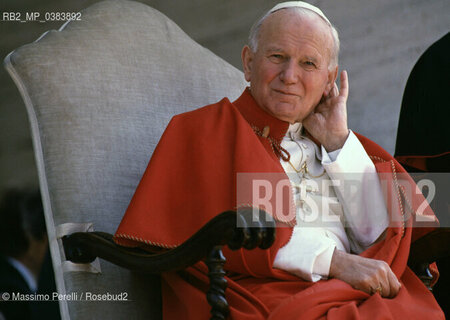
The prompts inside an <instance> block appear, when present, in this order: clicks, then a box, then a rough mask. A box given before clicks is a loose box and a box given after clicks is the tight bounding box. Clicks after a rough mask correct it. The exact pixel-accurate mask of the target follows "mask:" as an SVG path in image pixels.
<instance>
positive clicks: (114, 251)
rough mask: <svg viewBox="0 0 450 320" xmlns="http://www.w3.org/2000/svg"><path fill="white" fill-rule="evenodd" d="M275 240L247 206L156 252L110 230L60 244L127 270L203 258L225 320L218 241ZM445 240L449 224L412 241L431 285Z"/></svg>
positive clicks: (416, 265)
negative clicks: (126, 242)
mask: <svg viewBox="0 0 450 320" xmlns="http://www.w3.org/2000/svg"><path fill="white" fill-rule="evenodd" d="M274 239H275V222H274V221H272V220H271V217H270V216H268V215H267V214H266V213H265V212H264V211H262V210H261V211H257V210H252V209H250V208H248V209H244V210H240V211H239V212H235V211H227V212H223V213H221V214H219V215H218V216H216V217H215V218H213V219H212V220H211V221H209V222H208V223H207V224H206V225H205V226H203V227H202V228H201V229H200V230H199V231H198V232H197V233H196V234H194V235H193V236H192V237H191V238H189V239H188V240H187V241H186V242H184V243H183V244H182V245H180V246H179V247H177V248H174V249H171V250H166V251H164V252H160V253H149V252H148V251H145V250H143V249H139V248H126V247H122V246H119V245H117V244H115V243H114V241H113V240H112V235H110V234H108V233H104V232H77V233H73V234H71V235H68V236H65V237H63V245H64V251H65V254H66V258H67V260H70V261H72V262H75V263H89V262H92V261H93V260H94V259H95V258H96V257H99V258H102V259H105V260H107V261H110V262H112V263H114V264H116V265H119V266H121V267H124V268H127V269H129V270H133V271H137V272H144V273H151V274H160V273H162V272H166V271H177V270H183V269H185V268H187V267H189V266H191V265H193V264H195V263H196V262H198V261H200V260H202V259H205V263H206V265H207V266H208V270H209V279H210V288H209V291H208V293H207V300H208V303H209V304H210V306H211V319H214V320H223V319H226V318H227V315H228V313H229V308H228V303H227V300H226V298H225V290H226V287H227V280H226V278H225V271H224V270H223V265H224V264H225V262H226V259H225V257H224V256H223V254H222V246H223V245H227V246H228V247H229V248H230V249H232V250H237V249H240V248H245V249H249V250H251V249H254V248H257V247H259V248H261V249H267V248H269V247H270V246H271V245H272V243H273V241H274ZM449 244H450V229H449V228H441V229H438V230H436V231H433V232H431V233H429V234H428V235H426V236H424V237H422V238H420V239H418V240H417V241H415V242H414V243H413V244H412V245H411V251H410V257H409V260H408V265H409V266H410V267H411V269H413V270H414V272H415V273H416V274H417V275H418V276H419V277H420V278H421V279H422V281H423V282H424V283H425V284H426V285H427V286H428V287H429V288H430V283H431V280H432V279H431V276H430V274H429V271H428V268H427V267H428V265H429V264H430V263H432V262H433V261H435V260H436V259H439V258H442V257H448V256H450V246H449Z"/></svg>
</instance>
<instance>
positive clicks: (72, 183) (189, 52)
mask: <svg viewBox="0 0 450 320" xmlns="http://www.w3.org/2000/svg"><path fill="white" fill-rule="evenodd" d="M5 66H6V68H7V70H8V71H9V73H10V74H11V76H12V77H13V79H14V81H15V83H16V84H17V86H18V88H19V90H20V92H21V94H22V96H23V99H24V101H25V104H26V108H27V111H28V115H29V119H30V123H31V129H32V135H33V142H34V148H35V153H36V161H37V165H38V172H39V179H40V186H41V190H42V194H43V198H44V208H45V213H46V219H47V227H48V232H49V237H50V249H51V253H52V259H53V264H54V268H55V272H56V280H57V288H58V291H59V292H61V293H72V292H78V293H82V292H98V293H108V292H109V293H121V292H127V293H128V298H129V299H131V300H133V301H131V302H111V303H107V302H98V303H88V302H80V301H75V302H68V301H62V302H61V303H60V306H61V309H62V314H63V316H64V317H65V318H68V317H69V314H70V318H71V319H126V318H127V319H128V318H129V319H134V318H143V317H146V318H150V316H149V314H150V313H152V312H153V311H152V310H149V308H150V307H149V306H151V303H150V302H149V301H148V300H149V299H158V297H155V296H152V294H151V293H150V294H149V293H148V292H149V291H151V290H149V286H152V285H153V286H155V284H154V283H153V284H152V281H153V280H151V279H150V280H148V281H147V280H145V279H144V278H142V277H137V276H136V275H133V274H131V273H130V272H128V271H126V270H123V269H121V268H119V267H116V266H113V265H111V264H109V263H107V262H105V261H101V271H102V272H101V273H100V274H92V273H86V272H69V271H64V270H63V269H64V268H63V264H64V262H63V254H62V252H61V250H60V245H59V244H58V240H57V238H56V230H57V229H58V226H60V225H62V224H65V223H87V222H92V223H93V225H94V230H96V231H105V232H109V233H114V231H115V229H116V227H117V226H118V224H119V222H120V220H121V218H122V216H123V213H124V211H125V210H126V207H127V205H128V203H129V201H130V199H131V197H132V195H133V193H134V190H135V188H136V186H137V184H138V182H139V180H140V177H141V175H142V173H143V172H144V170H145V167H146V165H147V162H148V160H149V159H150V156H151V154H152V152H153V149H154V147H155V146H156V144H157V142H158V140H159V138H160V136H161V134H162V132H163V130H164V128H165V126H166V125H167V123H168V121H169V120H170V118H171V117H172V116H173V115H174V114H177V113H181V112H184V111H187V110H190V109H193V108H196V107H200V106H203V105H206V104H209V103H213V102H216V101H218V100H220V99H221V98H223V97H224V96H228V97H229V98H230V100H233V99H235V98H237V97H238V95H239V94H240V93H241V91H242V90H243V88H244V87H245V82H244V78H243V75H242V73H241V72H240V71H238V70H237V69H235V68H234V67H232V66H231V65H230V64H228V63H226V62H225V61H223V60H222V59H220V58H218V57H217V56H215V55H214V54H213V53H212V52H210V51H209V50H207V49H205V48H203V47H201V46H200V45H198V44H197V43H195V42H194V41H193V40H192V39H190V38H189V37H188V36H187V35H186V34H185V33H184V32H183V31H182V30H181V29H180V28H179V27H178V26H177V25H175V24H174V23H173V22H172V21H170V20H169V19H168V18H167V17H165V16H164V15H163V14H161V13H160V12H158V11H156V10H154V9H152V8H150V7H148V6H146V5H144V4H142V3H137V2H132V1H125V0H112V1H104V2H100V3H97V4H95V5H93V6H91V7H89V8H87V9H85V10H84V11H83V12H82V19H81V21H71V22H69V23H67V24H65V25H64V26H63V27H62V28H61V29H60V30H58V31H55V30H52V31H49V32H47V33H45V34H44V35H43V36H41V38H39V39H38V40H37V41H35V42H34V43H31V44H28V45H24V46H22V47H20V48H18V49H17V50H15V51H13V52H12V53H11V54H10V55H9V56H8V57H7V58H6V59H5ZM147 282H148V283H147ZM144 315H145V316H144Z"/></svg>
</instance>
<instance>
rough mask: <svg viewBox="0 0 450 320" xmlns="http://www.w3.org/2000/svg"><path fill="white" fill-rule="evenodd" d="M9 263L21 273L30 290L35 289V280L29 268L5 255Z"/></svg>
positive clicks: (34, 290) (33, 290)
mask: <svg viewBox="0 0 450 320" xmlns="http://www.w3.org/2000/svg"><path fill="white" fill-rule="evenodd" d="M6 258H7V259H8V261H9V263H10V264H11V265H12V266H13V267H14V268H15V269H16V270H17V271H18V272H19V273H20V274H21V275H22V277H23V279H24V280H25V282H26V283H27V284H28V287H29V288H30V291H31V292H36V291H37V281H36V278H35V277H34V275H33V274H32V273H31V271H30V269H28V268H27V267H25V265H24V264H23V263H22V262H20V261H18V260H16V259H14V258H11V257H6Z"/></svg>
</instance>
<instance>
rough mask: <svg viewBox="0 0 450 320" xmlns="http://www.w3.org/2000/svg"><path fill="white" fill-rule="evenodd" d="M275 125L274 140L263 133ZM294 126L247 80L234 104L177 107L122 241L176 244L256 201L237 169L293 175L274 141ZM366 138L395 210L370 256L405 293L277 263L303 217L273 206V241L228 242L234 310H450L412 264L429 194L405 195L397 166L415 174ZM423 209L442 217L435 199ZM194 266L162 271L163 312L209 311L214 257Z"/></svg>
mask: <svg viewBox="0 0 450 320" xmlns="http://www.w3.org/2000/svg"><path fill="white" fill-rule="evenodd" d="M266 126H268V127H269V128H270V132H269V138H270V139H268V138H265V137H262V136H259V135H257V134H255V131H258V130H259V131H260V132H262V131H263V128H264V127H266ZM288 126H289V124H288V123H287V122H284V121H281V120H278V119H276V118H274V117H272V116H271V115H269V114H267V113H266V112H265V111H263V110H262V109H261V108H260V107H259V106H258V105H257V104H256V102H255V100H254V99H253V98H252V96H251V94H250V92H249V90H248V89H246V90H245V91H244V93H243V94H242V95H241V97H240V98H239V99H238V100H236V101H234V102H233V103H231V102H230V101H229V100H228V99H226V98H225V99H223V100H221V101H220V102H218V103H216V104H213V105H209V106H206V107H203V108H200V109H197V110H195V111H191V112H188V113H184V114H181V115H177V116H175V117H174V118H173V119H172V120H171V122H170V123H169V125H168V127H167V129H166V131H165V132H164V134H163V136H162V137H161V140H160V142H159V144H158V146H157V147H156V149H155V152H154V154H153V156H152V158H151V160H150V162H149V165H148V167H147V169H146V171H145V173H144V175H143V177H142V180H141V182H140V184H139V186H138V188H137V190H136V193H135V195H134V196H133V198H132V200H131V203H130V205H129V207H128V209H127V212H126V213H125V216H124V218H123V220H122V222H121V224H120V226H119V228H118V230H117V232H116V234H115V241H116V242H117V243H119V244H121V245H125V246H140V245H141V246H142V245H150V246H157V247H163V248H171V247H175V246H178V245H180V244H181V243H182V242H184V241H185V240H187V239H188V238H189V237H190V236H191V235H193V234H194V233H195V232H196V231H198V230H199V229H200V228H201V227H202V226H203V225H204V224H205V223H207V222H208V221H209V220H210V219H211V218H213V217H214V216H216V215H217V214H219V213H221V212H223V211H227V210H233V209H236V208H237V207H239V206H242V205H252V204H251V203H238V198H239V197H237V194H236V192H237V191H236V190H237V189H236V188H237V175H238V174H239V173H279V174H280V175H279V177H282V178H283V179H287V176H286V175H285V174H284V171H283V168H282V166H281V164H280V162H279V159H278V156H277V154H276V152H274V150H273V149H274V143H280V142H281V139H282V137H283V136H284V134H285V133H286V131H287V128H288ZM255 128H256V129H257V130H255ZM357 137H358V139H359V140H360V141H361V143H362V144H363V146H364V148H365V150H366V151H367V153H368V154H369V156H371V158H372V160H373V161H374V164H375V166H376V169H377V171H378V173H379V176H380V179H381V180H383V182H384V184H383V185H385V186H386V187H385V190H384V191H385V198H386V199H385V200H386V205H387V208H388V211H389V214H390V219H391V227H390V228H389V229H388V232H387V235H386V238H385V239H384V240H383V241H381V242H379V243H377V244H376V245H374V246H372V247H371V248H369V249H368V250H366V251H365V252H363V253H362V254H361V255H363V256H365V257H369V258H374V259H379V260H384V261H386V262H387V263H388V264H389V265H390V266H391V268H392V270H393V271H394V273H395V274H396V275H397V277H398V278H399V279H400V281H401V282H402V288H401V289H400V293H399V294H398V295H397V296H396V297H395V298H394V299H384V298H381V297H380V296H379V295H378V294H375V295H372V296H370V295H367V294H365V293H364V292H362V291H359V290H356V289H353V288H352V287H351V286H350V285H348V284H347V283H344V282H342V281H340V280H337V279H331V280H321V281H319V282H317V283H313V282H307V281H303V280H301V279H300V278H298V277H296V276H294V275H291V274H289V273H287V272H284V271H282V270H278V269H274V268H273V267H272V264H273V261H274V259H275V255H276V253H277V251H278V250H279V249H280V248H281V247H283V246H284V245H285V244H286V243H287V242H288V241H289V239H290V237H291V234H292V225H294V224H295V217H294V219H293V218H292V217H290V218H289V219H287V218H286V215H283V214H280V213H279V212H276V211H272V212H269V213H270V214H272V215H273V216H274V217H275V219H276V220H277V221H278V222H277V230H276V232H277V237H276V241H275V243H274V245H273V246H272V247H271V248H270V249H268V250H261V249H255V250H250V251H249V250H244V249H241V250H237V251H231V250H229V249H227V248H224V250H223V251H224V255H225V257H226V259H227V262H226V264H225V269H226V270H227V272H228V274H229V276H228V277H227V279H228V283H229V286H228V289H227V291H226V297H227V300H228V302H229V304H230V317H231V318H232V319H283V320H286V319H320V318H327V319H402V318H406V317H408V318H409V319H425V318H429V319H444V316H443V314H442V311H441V310H440V308H439V306H438V305H437V303H436V301H435V300H434V298H433V296H432V295H431V293H430V292H429V291H428V290H427V288H426V287H425V286H424V285H423V284H422V282H421V281H420V280H419V279H418V278H417V277H416V276H415V275H414V274H413V273H412V272H411V271H410V270H409V269H408V267H407V260H408V254H409V248H410V244H411V240H412V239H417V238H418V237H420V236H422V235H424V234H426V233H427V232H429V231H430V230H432V227H430V228H413V221H414V217H415V216H414V215H415V212H416V211H417V208H418V207H419V205H421V204H423V202H424V198H423V196H422V195H421V194H414V196H413V197H409V196H410V195H409V194H406V195H403V196H402V191H401V190H400V189H401V188H399V186H398V175H399V174H404V175H406V172H405V171H404V170H403V168H402V167H401V166H400V165H399V164H398V162H397V161H396V160H395V159H393V158H392V156H390V155H389V154H388V153H387V152H386V151H384V150H383V149H382V148H381V147H379V146H378V145H377V144H375V143H374V142H372V141H370V140H369V139H367V138H365V137H363V136H361V135H357ZM277 179H281V178H277ZM402 180H405V178H404V176H403V175H402ZM407 180H408V179H407ZM408 181H409V182H407V183H411V186H415V184H414V182H413V181H412V180H408ZM405 196H407V197H409V198H408V199H406V200H405V199H404V197H405ZM239 199H240V198H239ZM288 200H289V199H287V200H286V201H288ZM273 208H276V206H273ZM423 215H428V216H429V217H431V218H433V217H434V215H433V213H432V211H431V209H430V208H429V206H426V207H425V210H423ZM186 274H189V279H190V280H191V281H189V282H187V281H185V280H184V278H186V277H180V275H179V274H177V273H166V274H164V275H163V279H164V285H163V313H164V319H196V320H197V319H207V318H209V307H208V304H207V302H206V298H205V296H204V291H205V288H206V287H207V284H208V277H207V270H206V267H205V265H204V264H203V263H198V264H196V265H195V266H193V267H191V268H189V269H188V270H186Z"/></svg>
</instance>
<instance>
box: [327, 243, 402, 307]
mask: <svg viewBox="0 0 450 320" xmlns="http://www.w3.org/2000/svg"><path fill="white" fill-rule="evenodd" d="M329 276H330V278H336V279H340V280H342V281H345V282H347V283H348V284H350V285H351V286H352V287H353V288H355V289H358V290H361V291H364V292H366V293H368V294H375V293H377V292H378V293H379V294H380V295H381V296H382V297H384V298H393V297H395V296H396V295H397V293H398V291H399V290H400V288H401V284H400V282H399V281H398V279H397V277H396V276H395V274H394V272H392V270H391V268H390V267H389V265H388V264H387V263H386V262H384V261H380V260H375V259H369V258H364V257H360V256H357V255H354V254H350V253H346V252H343V251H339V250H337V249H335V251H334V254H333V258H332V260H331V265H330V273H329Z"/></svg>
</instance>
